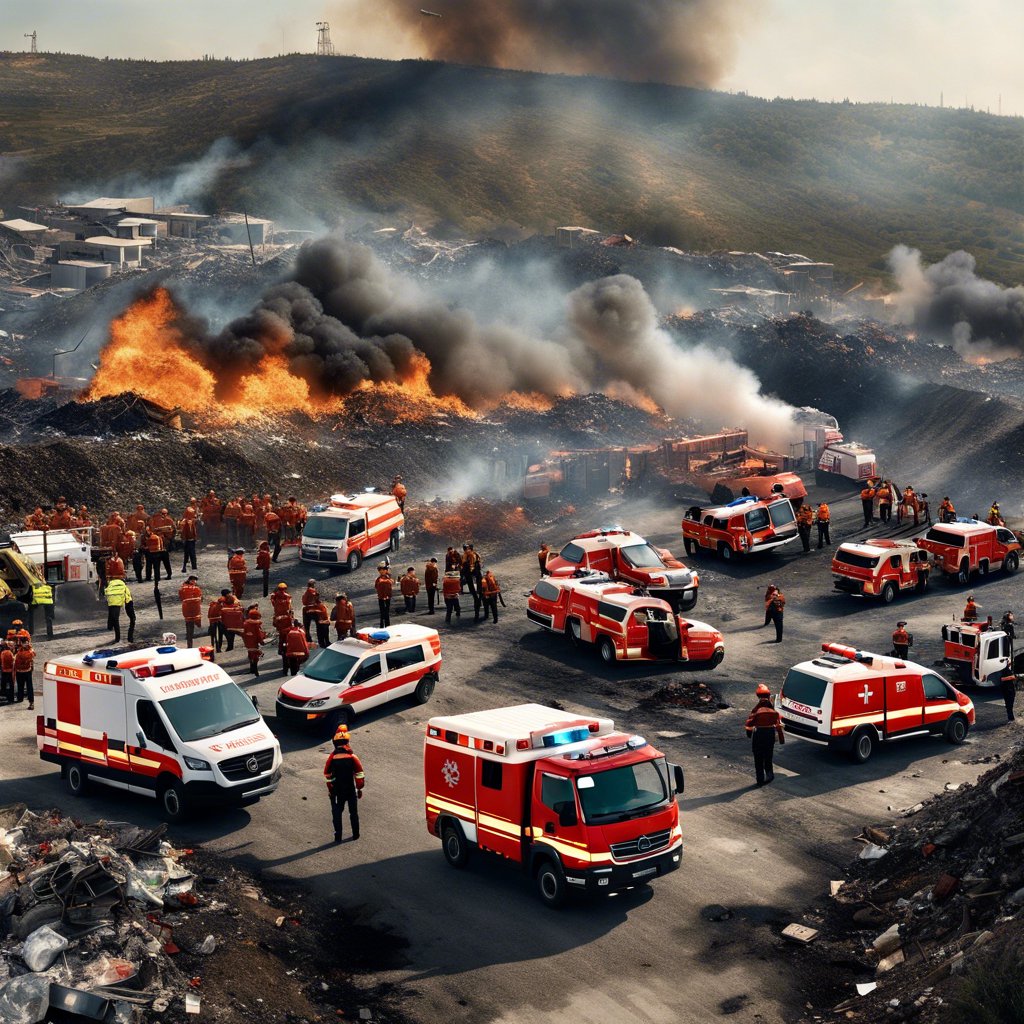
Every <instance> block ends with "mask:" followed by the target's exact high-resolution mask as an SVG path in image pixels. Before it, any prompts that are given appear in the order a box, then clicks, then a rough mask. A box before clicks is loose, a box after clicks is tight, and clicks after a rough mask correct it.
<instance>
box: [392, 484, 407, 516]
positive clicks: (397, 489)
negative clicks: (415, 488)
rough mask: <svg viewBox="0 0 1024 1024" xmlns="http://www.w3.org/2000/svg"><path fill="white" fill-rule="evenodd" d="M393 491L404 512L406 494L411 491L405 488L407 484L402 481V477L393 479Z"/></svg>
mask: <svg viewBox="0 0 1024 1024" xmlns="http://www.w3.org/2000/svg"><path fill="white" fill-rule="evenodd" d="M391 493H392V494H393V495H394V496H395V501H397V502H398V507H399V508H400V509H401V510H402V511H403V512H404V511H405V496H406V495H407V494H408V493H409V492H408V491H407V490H406V489H405V484H403V483H402V478H401V477H400V476H396V477H395V478H394V480H392V481H391Z"/></svg>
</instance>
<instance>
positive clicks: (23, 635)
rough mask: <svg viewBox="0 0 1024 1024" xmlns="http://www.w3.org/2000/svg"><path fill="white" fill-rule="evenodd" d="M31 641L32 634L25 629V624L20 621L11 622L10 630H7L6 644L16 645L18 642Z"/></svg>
mask: <svg viewBox="0 0 1024 1024" xmlns="http://www.w3.org/2000/svg"><path fill="white" fill-rule="evenodd" d="M31 639H32V634H31V633H29V631H28V630H27V629H26V628H25V623H24V622H23V621H22V620H21V619H14V620H13V621H12V622H11V628H10V629H9V630H7V640H8V642H9V643H13V644H15V645H16V644H17V643H18V641H19V640H31Z"/></svg>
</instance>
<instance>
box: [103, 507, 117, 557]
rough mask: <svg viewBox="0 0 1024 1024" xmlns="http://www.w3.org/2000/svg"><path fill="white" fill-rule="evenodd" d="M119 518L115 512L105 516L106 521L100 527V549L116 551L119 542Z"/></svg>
mask: <svg viewBox="0 0 1024 1024" xmlns="http://www.w3.org/2000/svg"><path fill="white" fill-rule="evenodd" d="M119 519H120V517H119V516H118V514H117V513H116V512H111V513H110V515H109V516H107V521H106V522H105V523H104V524H103V525H102V526H101V527H100V547H102V548H108V549H109V550H110V551H116V550H117V545H118V544H119V543H120V542H121V533H122V527H121V524H120V522H119Z"/></svg>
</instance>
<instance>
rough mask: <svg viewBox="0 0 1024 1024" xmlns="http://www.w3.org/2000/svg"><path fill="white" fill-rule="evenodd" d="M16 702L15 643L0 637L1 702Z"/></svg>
mask: <svg viewBox="0 0 1024 1024" xmlns="http://www.w3.org/2000/svg"><path fill="white" fill-rule="evenodd" d="M13 703H14V644H12V643H11V642H10V641H9V640H6V639H0V704H13Z"/></svg>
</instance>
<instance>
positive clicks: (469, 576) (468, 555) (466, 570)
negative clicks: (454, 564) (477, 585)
mask: <svg viewBox="0 0 1024 1024" xmlns="http://www.w3.org/2000/svg"><path fill="white" fill-rule="evenodd" d="M475 565H476V553H475V552H474V551H473V550H472V549H471V548H470V546H469V545H468V544H463V545H462V562H461V563H460V564H459V571H460V572H461V574H462V589H463V590H467V589H468V590H469V592H470V593H471V594H472V593H473V568H474V566H475Z"/></svg>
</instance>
